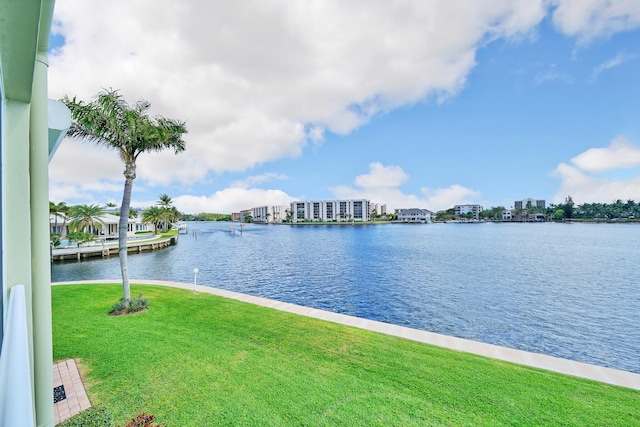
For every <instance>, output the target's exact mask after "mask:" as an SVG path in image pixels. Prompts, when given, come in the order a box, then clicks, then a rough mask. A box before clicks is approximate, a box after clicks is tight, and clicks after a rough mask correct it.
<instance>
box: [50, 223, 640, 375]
mask: <svg viewBox="0 0 640 427" xmlns="http://www.w3.org/2000/svg"><path fill="white" fill-rule="evenodd" d="M189 227H190V229H189V230H190V232H189V234H186V235H184V234H183V235H181V236H180V242H179V244H178V245H177V246H173V247H171V248H168V249H163V250H160V251H157V252H153V253H144V254H135V255H131V256H129V269H130V276H131V277H132V278H137V279H157V280H171V281H178V282H187V283H193V273H192V270H193V269H194V268H195V267H197V268H198V269H199V270H200V273H199V274H198V284H202V285H209V286H215V287H218V288H223V289H228V290H232V291H236V292H242V293H247V294H251V295H257V296H261V297H266V298H271V299H275V300H280V301H286V302H290V303H295V304H300V305H304V306H308V307H315V308H319V309H325V310H329V311H334V312H338V313H344V314H349V315H353V316H359V317H364V318H367V319H374V320H379V321H383V322H388V323H393V324H397V325H403V326H409V327H413V328H418V329H423V330H427V331H432V332H437V333H441V334H447V335H453V336H456V337H461V338H468V339H472V340H476V341H482V342H486V343H491V344H497V345H502V346H506V347H511V348H517V349H522V350H527V351H533V352H537V353H544V354H549V355H553V356H558V357H563V358H567V359H573V360H579V361H583V362H587V363H593V364H597V365H602V366H608V367H613V368H617V369H623V370H627V371H632V372H637V373H640V324H639V323H640V286H639V284H638V283H639V281H640V280H639V279H640V263H639V262H638V260H640V225H633V224H432V225H404V224H391V225H368V226H356V227H353V226H296V227H293V226H287V225H258V224H249V225H246V226H245V227H244V232H243V233H242V234H240V233H239V232H236V233H231V232H230V231H229V230H230V225H229V223H189ZM236 230H239V226H238V225H236ZM119 275H120V270H119V263H118V258H117V257H114V258H110V259H107V260H103V259H94V260H89V261H79V262H75V261H74V262H66V263H57V264H54V265H53V266H52V281H54V282H56V281H67V280H85V279H118V278H119Z"/></svg>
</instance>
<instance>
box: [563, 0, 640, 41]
mask: <svg viewBox="0 0 640 427" xmlns="http://www.w3.org/2000/svg"><path fill="white" fill-rule="evenodd" d="M552 3H553V4H554V5H556V6H557V7H556V9H555V11H554V12H553V23H554V24H555V26H556V28H558V29H559V30H561V31H562V32H564V33H566V34H568V35H571V36H575V37H577V38H578V40H579V41H580V42H581V43H587V42H589V41H591V40H593V39H594V38H597V37H603V36H604V37H606V36H609V35H611V34H614V33H617V32H621V31H627V30H631V29H634V28H638V27H640V2H638V1H637V0H553V2H552Z"/></svg>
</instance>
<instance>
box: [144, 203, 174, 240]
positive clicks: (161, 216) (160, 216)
mask: <svg viewBox="0 0 640 427" xmlns="http://www.w3.org/2000/svg"><path fill="white" fill-rule="evenodd" d="M168 214H169V211H168V210H167V209H164V208H161V207H159V206H151V207H150V208H147V209H145V210H144V211H142V222H144V223H145V224H153V232H154V234H158V225H159V224H162V223H163V222H165V221H166V220H167V217H168Z"/></svg>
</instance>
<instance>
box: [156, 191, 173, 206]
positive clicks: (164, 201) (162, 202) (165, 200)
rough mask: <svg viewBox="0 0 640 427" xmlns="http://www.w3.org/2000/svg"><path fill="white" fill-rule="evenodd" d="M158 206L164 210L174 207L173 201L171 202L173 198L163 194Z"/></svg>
mask: <svg viewBox="0 0 640 427" xmlns="http://www.w3.org/2000/svg"><path fill="white" fill-rule="evenodd" d="M157 204H158V205H159V206H161V207H163V208H170V207H171V206H173V200H171V197H169V196H167V195H166V194H165V193H162V194H161V195H160V200H158V202H157Z"/></svg>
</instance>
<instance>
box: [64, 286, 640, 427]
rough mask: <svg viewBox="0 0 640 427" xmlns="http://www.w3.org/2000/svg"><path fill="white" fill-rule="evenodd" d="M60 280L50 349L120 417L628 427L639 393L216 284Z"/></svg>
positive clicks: (638, 408) (639, 420) (636, 419)
mask: <svg viewBox="0 0 640 427" xmlns="http://www.w3.org/2000/svg"><path fill="white" fill-rule="evenodd" d="M121 292H122V289H121V286H120V285H64V286H54V287H53V289H52V294H53V295H52V298H53V346H54V359H55V360H60V359H66V358H76V359H79V360H80V362H81V364H82V366H83V367H84V368H85V369H86V372H85V376H84V379H85V384H86V385H87V386H88V394H89V398H90V399H91V401H92V403H93V404H97V403H100V404H103V405H104V406H106V407H107V408H108V409H109V410H110V411H111V412H112V414H113V416H114V419H115V421H116V422H117V423H119V424H121V425H123V424H125V422H126V421H127V420H128V419H130V418H132V417H133V416H135V415H136V414H137V413H139V412H143V411H144V412H147V413H152V414H155V415H156V416H157V419H156V420H157V421H160V422H165V423H166V424H167V425H168V426H170V427H172V426H180V427H182V426H198V427H201V426H217V425H256V426H282V425H284V426H287V425H292V426H301V425H306V426H323V425H335V426H352V425H379V426H393V425H396V426H408V425H420V426H424V425H427V426H430V425H453V426H459V425H465V426H498V425H518V426H525V425H530V426H540V425H553V426H556V425H575V426H587V425H594V426H602V425H607V426H614V425H619V426H631V425H640V391H637V390H630V389H625V388H621V387H615V386H610V385H606V384H601V383H597V382H592V381H588V380H582V379H578V378H573V377H568V376H563V375H559V374H555V373H550V372H546V371H541V370H536V369H533V368H527V367H522V366H517V365H512V364H509V363H506V362H500V361H497V360H492V359H487V358H483V357H479V356H473V355H469V354H465V353H458V352H453V351H450V350H445V349H440V348H437V347H432V346H429V345H425V344H421V343H415V342H412V341H408V340H403V339H400V338H394V337H389V336H386V335H382V334H377V333H373V332H369V331H364V330H360V329H356V328H350V327H346V326H342V325H337V324H333V323H329V322H324V321H321V320H317V319H311V318H306V317H303V316H298V315H294V314H290V313H284V312H279V311H276V310H272V309H269V308H265V307H259V306H254V305H251V304H246V303H242V302H238V301H235V300H229V299H225V298H221V297H217V296H214V295H209V294H203V293H198V294H197V295H194V294H193V293H192V292H189V291H185V290H180V289H174V288H165V287H159V286H141V285H133V287H132V295H137V294H138V293H143V294H144V296H145V297H146V298H148V299H149V304H150V309H149V310H148V311H146V312H143V313H138V314H135V315H129V316H120V317H111V316H108V315H107V312H108V311H109V309H110V308H111V305H112V303H113V302H114V301H115V300H116V299H118V298H119V297H120V296H121Z"/></svg>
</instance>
